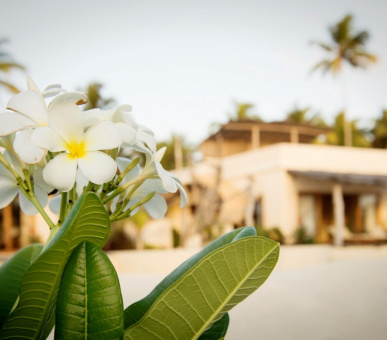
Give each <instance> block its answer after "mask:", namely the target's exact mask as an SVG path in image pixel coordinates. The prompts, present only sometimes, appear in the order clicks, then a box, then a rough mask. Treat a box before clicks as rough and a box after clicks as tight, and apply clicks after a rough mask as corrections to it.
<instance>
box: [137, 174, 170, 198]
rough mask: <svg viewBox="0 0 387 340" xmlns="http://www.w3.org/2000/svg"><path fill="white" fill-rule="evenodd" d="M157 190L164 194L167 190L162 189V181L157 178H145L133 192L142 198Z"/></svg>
mask: <svg viewBox="0 0 387 340" xmlns="http://www.w3.org/2000/svg"><path fill="white" fill-rule="evenodd" d="M153 191H155V192H157V193H159V194H165V193H167V192H168V191H166V190H165V189H164V186H163V183H162V181H161V180H160V179H158V178H154V179H153V178H152V179H147V180H146V181H145V182H144V183H143V184H141V186H140V187H139V188H138V189H137V190H136V191H135V192H134V195H135V196H136V197H140V199H141V198H143V197H145V196H146V195H148V194H150V193H151V192H153Z"/></svg>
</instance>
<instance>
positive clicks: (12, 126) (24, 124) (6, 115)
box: [0, 112, 38, 136]
mask: <svg viewBox="0 0 387 340" xmlns="http://www.w3.org/2000/svg"><path fill="white" fill-rule="evenodd" d="M0 121H1V124H0V136H7V135H10V134H12V133H15V132H16V131H20V130H24V129H27V128H33V127H36V126H38V125H37V124H36V123H35V122H34V121H33V120H31V119H30V118H28V117H25V116H23V115H21V114H19V113H16V112H3V113H0Z"/></svg>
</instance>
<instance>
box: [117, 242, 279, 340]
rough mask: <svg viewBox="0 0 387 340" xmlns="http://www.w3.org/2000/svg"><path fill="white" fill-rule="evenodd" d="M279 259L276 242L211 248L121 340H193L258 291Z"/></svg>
mask: <svg viewBox="0 0 387 340" xmlns="http://www.w3.org/2000/svg"><path fill="white" fill-rule="evenodd" d="M278 255H279V244H278V243H277V242H274V241H271V240H269V239H267V238H264V237H257V236H253V237H246V238H242V239H239V240H238V241H236V242H233V243H231V244H227V245H225V246H223V247H221V248H219V249H216V250H214V251H213V252H211V253H210V254H208V255H207V256H205V257H204V258H203V259H202V260H200V261H199V262H198V263H197V264H196V265H194V266H193V267H192V268H191V269H189V270H188V271H187V272H185V273H184V275H182V276H181V277H180V278H179V279H178V280H177V281H176V282H175V283H173V284H171V285H170V286H169V287H168V288H167V289H166V290H164V291H163V292H162V293H161V294H160V296H159V297H158V298H157V300H156V301H154V303H153V304H152V305H151V306H150V308H149V309H148V311H147V312H146V314H145V315H144V316H143V317H142V318H141V320H140V321H138V322H137V323H136V324H134V325H132V326H131V327H129V328H128V329H126V330H125V332H124V339H133V340H143V339H147V340H151V339H179V340H180V339H197V338H199V336H200V335H201V334H202V333H203V332H204V331H205V330H206V329H208V328H209V327H211V325H212V324H213V323H214V322H215V321H217V320H219V319H220V318H222V317H223V315H224V314H225V313H226V312H228V311H229V310H230V309H231V308H232V307H234V306H235V305H236V304H237V303H239V302H241V301H243V300H244V299H245V298H246V297H247V296H249V295H250V294H251V293H253V292H254V291H255V290H256V289H257V288H258V287H260V286H261V285H262V284H263V283H264V282H265V280H266V279H267V277H268V276H269V275H270V273H271V271H272V270H273V268H274V266H275V264H276V263H277V260H278Z"/></svg>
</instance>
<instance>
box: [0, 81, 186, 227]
mask: <svg viewBox="0 0 387 340" xmlns="http://www.w3.org/2000/svg"><path fill="white" fill-rule="evenodd" d="M27 83H28V90H26V91H22V92H20V93H18V94H17V95H15V96H14V97H13V98H11V99H10V100H9V102H8V104H7V108H6V110H5V111H4V112H2V113H0V150H1V152H0V208H3V207H5V206H6V205H8V204H9V203H10V202H11V201H12V200H13V199H14V198H15V197H16V196H17V195H19V200H20V206H21V209H22V210H23V212H24V213H26V214H28V215H33V214H36V213H38V212H39V213H40V214H42V216H43V217H44V218H45V219H46V221H47V222H48V224H49V226H50V227H52V226H54V224H53V223H52V222H51V220H50V219H49V217H48V216H47V214H46V212H45V210H44V208H45V206H46V205H47V204H48V196H49V194H51V195H53V196H54V197H53V198H52V199H51V200H50V208H51V210H53V211H54V212H55V213H57V214H58V215H59V222H58V225H60V224H61V223H62V222H63V221H64V219H65V217H66V215H67V213H68V211H69V210H70V208H71V207H72V205H73V204H74V203H75V202H76V200H77V198H78V197H79V196H80V195H81V194H82V193H83V192H85V191H94V192H96V193H97V194H98V195H99V196H100V198H101V200H102V201H103V202H104V204H106V207H107V209H108V211H109V213H110V218H111V220H112V221H116V220H121V219H123V218H126V217H129V216H131V215H133V214H135V213H136V212H137V210H138V209H139V208H140V207H141V206H143V207H144V208H145V209H146V211H147V212H148V213H149V215H150V216H152V217H154V218H162V217H163V216H164V214H165V212H166V207H167V205H166V202H165V200H164V198H163V197H162V196H160V195H159V194H165V193H168V192H170V193H174V192H176V191H177V190H179V191H180V206H181V207H183V206H185V204H186V201H187V196H186V193H185V191H184V189H183V187H182V185H181V183H180V181H179V180H178V179H177V178H176V177H175V176H173V175H172V174H170V173H169V172H168V171H166V170H165V169H164V168H163V167H162V165H161V163H160V161H161V159H162V157H163V155H164V152H165V148H163V149H160V150H156V142H155V138H154V135H153V133H152V131H150V130H149V129H148V128H146V127H144V126H141V125H138V124H136V123H135V122H134V120H133V118H132V116H131V115H130V112H131V107H130V106H129V105H122V106H119V107H117V108H115V109H109V110H102V109H92V110H87V111H82V109H81V107H80V106H81V105H82V104H85V103H86V102H87V100H88V99H87V96H86V94H85V93H81V92H67V91H64V90H62V88H61V87H60V86H59V85H51V86H49V87H47V88H46V89H45V90H44V91H42V92H41V91H39V89H38V88H37V86H36V85H35V84H34V82H33V81H32V80H31V79H30V78H28V81H27ZM50 97H53V98H52V99H51V100H50V99H48V98H50ZM123 150H124V151H125V153H126V154H128V153H129V154H130V153H132V154H136V155H139V157H137V158H134V159H128V158H123V157H120V154H121V153H122V151H123ZM141 155H142V156H141ZM141 158H143V159H144V166H143V168H141V167H140V165H139V163H140V160H141Z"/></svg>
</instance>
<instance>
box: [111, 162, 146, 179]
mask: <svg viewBox="0 0 387 340" xmlns="http://www.w3.org/2000/svg"><path fill="white" fill-rule="evenodd" d="M116 162H117V165H118V170H120V172H123V171H124V170H125V169H126V168H127V167H128V166H129V165H130V163H132V161H131V160H130V159H128V158H123V157H117V159H116ZM140 172H141V168H140V166H139V165H138V164H137V165H136V166H135V167H134V168H133V169H132V170H130V171H129V172H128V173H127V174H126V175H125V176H124V179H123V183H128V182H130V181H132V180H133V179H135V178H136V177H138V176H139V175H140Z"/></svg>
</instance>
